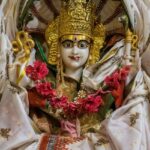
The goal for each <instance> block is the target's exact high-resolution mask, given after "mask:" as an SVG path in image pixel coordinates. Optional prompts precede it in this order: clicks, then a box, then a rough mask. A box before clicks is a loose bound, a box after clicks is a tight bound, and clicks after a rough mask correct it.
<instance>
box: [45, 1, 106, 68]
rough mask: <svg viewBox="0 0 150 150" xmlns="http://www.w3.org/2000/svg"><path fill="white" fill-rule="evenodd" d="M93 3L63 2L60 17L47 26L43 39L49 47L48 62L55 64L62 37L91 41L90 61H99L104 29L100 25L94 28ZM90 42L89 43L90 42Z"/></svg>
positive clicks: (89, 62)
mask: <svg viewBox="0 0 150 150" xmlns="http://www.w3.org/2000/svg"><path fill="white" fill-rule="evenodd" d="M94 10H95V8H94V3H93V1H92V0H89V1H88V2H86V0H68V1H63V3H62V9H61V11H60V16H59V17H58V18H57V19H56V20H54V21H53V22H52V23H50V24H49V26H48V28H47V29H46V32H45V38H46V41H47V44H48V47H49V52H48V62H49V64H52V65H56V64H57V60H58V58H57V56H58V55H59V39H61V38H63V36H71V35H78V36H81V37H82V36H83V37H85V36H86V37H87V38H89V39H91V41H93V42H92V43H91V60H89V61H88V64H93V63H95V62H97V61H98V60H99V57H100V54H99V51H100V49H101V48H102V47H103V44H104V40H105V27H104V26H103V25H102V24H98V25H96V27H95V26H94V21H95V18H96V17H95V15H94ZM91 41H90V42H91Z"/></svg>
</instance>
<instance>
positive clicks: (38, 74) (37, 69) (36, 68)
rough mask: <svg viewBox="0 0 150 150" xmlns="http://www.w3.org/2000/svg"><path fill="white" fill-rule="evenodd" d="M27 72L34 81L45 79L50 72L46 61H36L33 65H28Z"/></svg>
mask: <svg viewBox="0 0 150 150" xmlns="http://www.w3.org/2000/svg"><path fill="white" fill-rule="evenodd" d="M26 74H27V76H29V77H30V78H31V79H32V80H34V81H36V80H41V79H43V78H44V77H45V76H46V75H47V74H48V68H47V66H46V63H43V62H41V61H35V62H34V64H33V66H31V65H29V66H27V68H26Z"/></svg>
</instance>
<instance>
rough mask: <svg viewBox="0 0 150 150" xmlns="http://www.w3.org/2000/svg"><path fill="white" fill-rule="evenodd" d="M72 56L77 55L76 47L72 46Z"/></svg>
mask: <svg viewBox="0 0 150 150" xmlns="http://www.w3.org/2000/svg"><path fill="white" fill-rule="evenodd" d="M72 54H73V55H77V54H78V47H77V46H76V45H74V46H73V48H72Z"/></svg>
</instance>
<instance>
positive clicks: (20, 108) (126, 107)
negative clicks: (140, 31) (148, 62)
mask: <svg viewBox="0 0 150 150" xmlns="http://www.w3.org/2000/svg"><path fill="white" fill-rule="evenodd" d="M30 2H31V1H30ZM133 2H134V1H132V7H131V8H132V9H133V8H137V7H135V6H136V5H135V4H136V3H133ZM124 3H125V5H126V6H128V3H126V0H124ZM143 3H144V2H143ZM143 3H142V4H143ZM138 4H139V3H138ZM3 5H5V4H4V3H3ZM3 5H2V6H3ZM27 6H29V3H27ZM141 6H143V5H141ZM144 6H145V5H144ZM24 8H25V7H24ZM33 8H34V7H33ZM131 8H130V9H131ZM140 8H141V7H140ZM0 9H1V7H0ZM127 9H129V6H128V7H127ZM130 9H129V10H130ZM129 10H128V11H129ZM136 10H137V9H136ZM143 10H144V9H143ZM129 12H130V11H129ZM135 12H137V11H135ZM130 13H131V12H130ZM130 13H129V14H130ZM137 14H138V13H137ZM137 14H136V15H137ZM0 15H2V14H1V13H0ZM133 16H135V15H133ZM133 16H132V15H131V18H130V19H131V24H132V26H133V27H134V25H133V20H135V19H133ZM1 18H2V16H1ZM120 20H121V22H122V23H123V25H125V26H124V27H125V30H123V31H124V32H125V34H124V36H121V37H123V38H122V39H120V35H119V38H116V39H117V40H114V39H113V38H112V39H111V40H110V42H109V43H107V44H106V43H105V40H106V39H105V36H106V33H105V26H104V25H102V24H100V23H99V22H97V20H96V16H95V5H94V3H93V1H92V0H63V1H62V8H61V10H60V14H59V16H57V17H56V18H55V20H54V21H52V22H50V23H49V25H47V27H46V30H45V32H44V33H45V39H44V40H43V39H42V38H43V37H42V38H41V39H42V40H43V41H45V42H46V44H45V43H44V44H43V47H44V48H46V50H47V51H44V50H43V49H42V47H41V45H40V44H39V42H38V41H37V37H36V36H35V35H34V34H33V35H32V36H30V35H29V33H28V32H26V31H18V32H17V33H16V38H15V39H13V41H12V43H10V42H9V40H8V38H7V35H6V34H5V33H2V34H1V36H0V37H1V39H2V41H3V42H2V43H0V45H1V47H2V48H1V51H0V56H2V58H3V59H1V57H0V62H1V63H0V64H1V66H2V67H0V69H1V70H0V71H1V72H2V73H1V76H2V78H0V83H2V85H3V86H0V92H1V93H0V94H1V95H2V96H1V101H0V114H1V115H0V120H1V122H0V149H3V150H9V149H17V150H37V149H38V150H51V149H56V150H63V149H64V150H77V149H86V150H94V149H98V150H113V149H115V150H118V149H119V150H126V149H128V150H143V149H145V150H148V148H149V147H150V145H149V143H148V142H145V141H149V139H150V136H149V118H150V117H149V102H148V99H149V97H148V94H149V85H150V79H149V76H148V75H147V74H146V73H145V72H144V71H143V70H142V68H141V63H140V59H139V57H140V56H139V49H138V48H139V47H140V46H138V36H137V35H136V34H135V32H133V31H134V30H133V29H130V28H129V27H130V26H131V25H129V22H128V18H127V16H123V17H121V18H120ZM139 20H140V19H139ZM19 23H20V22H19ZM19 25H20V24H19ZM26 30H27V29H26ZM1 31H2V32H3V31H4V27H3V28H2V30H1ZM107 34H108V33H107ZM141 39H142V38H141ZM114 41H115V42H114ZM145 41H146V40H145ZM140 42H141V41H140ZM3 43H4V44H3ZM112 43H113V44H112ZM141 43H142V42H141ZM35 45H36V48H35V49H34V47H35ZM45 45H46V46H45ZM104 45H105V48H104V49H103V51H104V52H105V53H104V54H103V56H101V53H100V51H101V49H102V48H103V46H104ZM110 45H111V46H110ZM11 46H12V47H11ZM109 46H110V47H111V48H110V47H109ZM106 49H107V51H105V50H106ZM7 54H9V59H8V56H7ZM12 54H13V55H12ZM38 54H40V55H41V56H42V57H39V55H38ZM144 57H146V54H145V55H144ZM7 59H8V60H7ZM6 68H7V69H6ZM5 75H6V77H5Z"/></svg>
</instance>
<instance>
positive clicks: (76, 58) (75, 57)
mask: <svg viewBox="0 0 150 150" xmlns="http://www.w3.org/2000/svg"><path fill="white" fill-rule="evenodd" d="M69 58H70V59H72V60H75V61H79V59H80V56H69Z"/></svg>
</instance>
